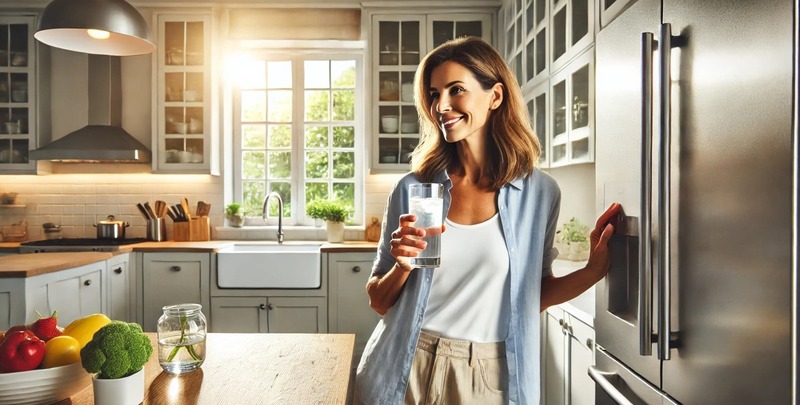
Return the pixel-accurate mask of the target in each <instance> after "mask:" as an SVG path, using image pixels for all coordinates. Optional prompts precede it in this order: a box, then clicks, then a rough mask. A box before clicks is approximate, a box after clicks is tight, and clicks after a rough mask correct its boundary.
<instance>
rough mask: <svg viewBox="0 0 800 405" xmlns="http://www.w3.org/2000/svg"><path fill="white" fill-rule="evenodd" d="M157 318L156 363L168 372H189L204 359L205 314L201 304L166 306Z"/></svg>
mask: <svg viewBox="0 0 800 405" xmlns="http://www.w3.org/2000/svg"><path fill="white" fill-rule="evenodd" d="M162 309H163V311H164V313H163V314H162V315H161V318H159V319H158V362H159V364H161V368H163V369H164V371H166V372H168V373H170V374H183V373H189V372H192V371H194V370H197V369H198V368H200V365H201V364H203V361H204V360H205V358H206V317H205V315H203V312H202V311H201V309H202V306H201V305H200V304H178V305H167V306H165V307H164V308H162Z"/></svg>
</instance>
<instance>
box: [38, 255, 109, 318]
mask: <svg viewBox="0 0 800 405" xmlns="http://www.w3.org/2000/svg"><path fill="white" fill-rule="evenodd" d="M104 268H105V262H102V264H91V265H86V266H81V267H77V268H75V269H73V270H65V271H69V272H71V273H73V275H67V273H63V272H65V271H62V272H61V273H62V274H64V275H65V276H66V278H63V279H61V280H54V281H52V282H48V283H47V285H46V290H47V293H46V294H47V307H46V308H31V312H33V310H34V309H35V310H38V311H39V312H41V313H42V315H45V314H51V313H52V312H53V311H58V323H59V324H60V325H67V324H69V323H70V322H72V321H74V320H75V319H78V318H81V317H83V316H86V315H89V314H93V313H98V312H103V292H104V290H103V286H102V281H103V277H102V274H103V270H104ZM29 316H30V315H29Z"/></svg>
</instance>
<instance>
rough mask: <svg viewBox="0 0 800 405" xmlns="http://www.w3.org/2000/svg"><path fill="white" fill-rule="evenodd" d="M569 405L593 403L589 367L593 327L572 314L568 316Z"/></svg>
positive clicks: (591, 360)
mask: <svg viewBox="0 0 800 405" xmlns="http://www.w3.org/2000/svg"><path fill="white" fill-rule="evenodd" d="M568 331H569V359H570V365H569V379H568V384H569V385H568V387H567V389H568V392H569V404H570V405H594V381H592V379H591V377H589V367H590V366H592V365H594V329H592V327H591V326H589V325H587V324H585V323H583V322H581V321H580V320H578V319H577V318H576V317H574V316H570V317H569V328H568Z"/></svg>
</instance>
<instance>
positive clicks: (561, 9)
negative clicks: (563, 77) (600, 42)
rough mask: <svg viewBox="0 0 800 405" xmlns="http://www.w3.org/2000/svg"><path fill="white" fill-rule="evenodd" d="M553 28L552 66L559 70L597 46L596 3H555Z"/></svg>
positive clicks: (575, 0)
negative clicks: (595, 36) (589, 48)
mask: <svg viewBox="0 0 800 405" xmlns="http://www.w3.org/2000/svg"><path fill="white" fill-rule="evenodd" d="M550 27H551V29H550V31H551V41H550V43H551V46H550V51H551V52H550V63H551V69H552V71H555V70H558V69H560V68H561V67H562V66H564V65H565V64H566V63H569V61H570V60H572V59H574V58H575V57H576V56H577V55H578V54H580V53H581V52H583V51H584V50H585V49H586V48H587V47H589V45H591V44H593V43H594V0H554V1H553V4H552V8H551V9H550Z"/></svg>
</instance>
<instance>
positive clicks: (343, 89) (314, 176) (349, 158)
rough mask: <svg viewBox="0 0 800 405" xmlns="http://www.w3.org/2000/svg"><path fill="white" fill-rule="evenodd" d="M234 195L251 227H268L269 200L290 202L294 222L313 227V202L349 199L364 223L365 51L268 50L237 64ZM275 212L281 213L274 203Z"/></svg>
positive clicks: (287, 217) (351, 219) (288, 219)
mask: <svg viewBox="0 0 800 405" xmlns="http://www.w3.org/2000/svg"><path fill="white" fill-rule="evenodd" d="M236 71H237V73H236V77H235V81H236V84H235V86H234V91H233V98H234V110H233V123H234V130H233V140H234V145H233V152H234V159H233V162H234V180H235V182H234V195H235V199H236V201H241V202H242V206H243V208H244V211H245V216H246V217H247V218H248V219H247V223H248V224H253V225H257V224H261V222H260V221H261V214H262V212H261V209H262V204H263V202H264V197H265V196H266V195H268V194H269V193H271V192H273V191H274V192H277V193H279V194H280V196H281V198H282V199H283V220H284V223H286V224H294V225H313V224H314V220H313V219H311V218H308V217H306V213H305V206H306V203H308V202H310V201H313V200H316V199H333V200H338V201H341V202H343V203H344V204H345V205H346V206H347V208H348V210H349V216H348V218H347V221H346V223H347V224H350V225H356V224H360V222H361V218H362V217H363V214H362V209H363V208H362V198H361V197H360V196H362V195H363V180H362V179H363V169H362V167H363V159H364V156H363V154H364V153H363V151H364V150H365V147H364V145H363V142H364V141H363V138H364V136H363V133H362V132H363V125H362V122H363V115H362V111H363V106H362V96H361V93H362V83H363V80H362V71H363V68H362V60H361V55H360V53H347V52H331V53H317V52H307V51H298V52H293V53H291V54H286V53H282V54H273V53H266V54H262V55H260V57H258V58H254V59H249V60H244V61H239V62H237V66H236ZM268 215H269V217H270V218H273V219H274V218H277V216H278V207H277V204H276V203H275V202H274V201H270V204H269V209H268Z"/></svg>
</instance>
